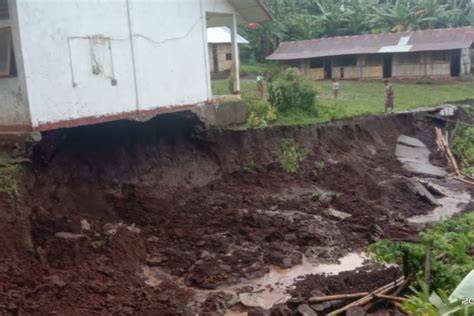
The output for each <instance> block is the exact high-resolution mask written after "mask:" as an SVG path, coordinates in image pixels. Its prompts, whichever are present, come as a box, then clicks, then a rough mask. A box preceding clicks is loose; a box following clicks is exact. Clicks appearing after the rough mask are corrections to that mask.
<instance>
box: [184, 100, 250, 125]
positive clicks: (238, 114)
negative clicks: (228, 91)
mask: <svg viewBox="0 0 474 316" xmlns="http://www.w3.org/2000/svg"><path fill="white" fill-rule="evenodd" d="M193 111H194V112H195V113H196V114H197V115H198V116H199V117H200V119H201V120H203V121H204V123H205V124H206V125H208V126H218V127H224V126H230V125H237V124H243V123H245V122H246V119H247V117H246V115H247V106H246V104H245V103H244V101H243V100H242V98H241V96H240V95H224V96H217V97H214V98H213V102H212V103H211V104H206V105H203V106H201V107H199V108H197V109H195V110H193Z"/></svg>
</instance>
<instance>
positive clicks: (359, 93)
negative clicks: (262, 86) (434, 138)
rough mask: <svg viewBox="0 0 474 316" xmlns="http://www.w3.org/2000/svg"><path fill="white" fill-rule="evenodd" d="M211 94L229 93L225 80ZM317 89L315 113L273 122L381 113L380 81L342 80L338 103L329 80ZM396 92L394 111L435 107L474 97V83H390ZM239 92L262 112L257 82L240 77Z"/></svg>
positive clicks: (283, 116) (253, 108)
mask: <svg viewBox="0 0 474 316" xmlns="http://www.w3.org/2000/svg"><path fill="white" fill-rule="evenodd" d="M212 85H213V93H214V94H226V93H228V83H227V81H226V80H215V81H213V82H212ZM314 85H315V88H316V89H317V91H318V96H317V101H316V103H315V109H316V111H314V113H311V114H308V113H303V112H301V113H281V114H279V117H278V120H277V122H276V124H283V125H293V124H307V123H314V122H324V121H329V120H332V119H338V118H343V117H349V116H355V115H361V114H382V113H383V112H384V101H385V88H384V84H383V82H363V81H341V88H340V91H339V97H338V99H337V102H336V101H335V100H334V98H333V96H332V82H330V81H315V82H314ZM393 89H394V91H395V99H394V100H395V112H401V111H406V110H411V109H415V108H420V107H428V106H434V105H438V104H442V103H445V102H454V101H462V100H466V99H474V83H473V82H465V83H457V82H456V83H445V84H415V83H397V82H395V83H394V84H393ZM241 94H242V97H243V99H244V100H245V101H246V103H247V105H248V111H249V112H251V111H254V112H256V113H257V114H261V113H264V112H265V109H266V107H267V106H268V103H267V102H266V96H265V98H264V99H263V100H261V99H258V98H257V96H256V83H255V81H253V80H241Z"/></svg>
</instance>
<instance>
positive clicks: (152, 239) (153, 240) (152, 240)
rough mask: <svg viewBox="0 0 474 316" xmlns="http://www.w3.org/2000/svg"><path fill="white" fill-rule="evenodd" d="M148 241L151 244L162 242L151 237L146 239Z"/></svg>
mask: <svg viewBox="0 0 474 316" xmlns="http://www.w3.org/2000/svg"><path fill="white" fill-rule="evenodd" d="M146 241H148V242H151V243H156V242H158V241H160V239H159V238H158V237H156V236H150V237H148V238H147V239H146Z"/></svg>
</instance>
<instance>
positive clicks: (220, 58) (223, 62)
mask: <svg viewBox="0 0 474 316" xmlns="http://www.w3.org/2000/svg"><path fill="white" fill-rule="evenodd" d="M212 45H216V47H217V62H218V63H219V65H218V69H219V72H222V71H229V70H231V69H232V59H230V60H227V54H231V53H232V47H231V44H230V43H219V44H209V45H208V50H209V66H210V70H211V72H215V71H216V69H215V66H214V56H213V51H212Z"/></svg>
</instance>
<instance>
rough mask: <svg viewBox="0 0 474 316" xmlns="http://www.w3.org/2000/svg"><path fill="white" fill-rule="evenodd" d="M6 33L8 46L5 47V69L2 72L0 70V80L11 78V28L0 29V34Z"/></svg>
mask: <svg viewBox="0 0 474 316" xmlns="http://www.w3.org/2000/svg"><path fill="white" fill-rule="evenodd" d="M2 32H3V33H7V40H8V45H6V52H5V56H6V60H5V69H4V70H3V71H2V69H0V78H6V77H12V74H11V70H12V57H13V56H12V54H13V37H12V29H11V27H3V28H0V33H2Z"/></svg>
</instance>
